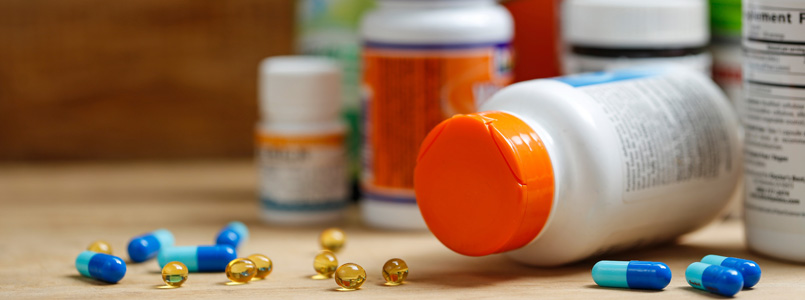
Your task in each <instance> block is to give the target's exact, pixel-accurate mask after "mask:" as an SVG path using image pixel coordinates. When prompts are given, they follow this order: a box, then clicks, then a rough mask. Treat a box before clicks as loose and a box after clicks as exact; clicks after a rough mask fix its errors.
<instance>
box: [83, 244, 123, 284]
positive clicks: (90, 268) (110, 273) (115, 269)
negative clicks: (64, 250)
mask: <svg viewBox="0 0 805 300" xmlns="http://www.w3.org/2000/svg"><path fill="white" fill-rule="evenodd" d="M75 268H76V269H78V273H79V274H81V276H84V277H89V278H93V279H96V280H100V281H103V282H108V283H117V282H118V281H120V280H121V279H123V276H126V263H125V262H123V260H122V259H120V257H117V256H112V255H109V254H105V253H98V252H92V251H89V250H87V251H84V252H81V254H79V255H78V257H77V258H76V259H75Z"/></svg>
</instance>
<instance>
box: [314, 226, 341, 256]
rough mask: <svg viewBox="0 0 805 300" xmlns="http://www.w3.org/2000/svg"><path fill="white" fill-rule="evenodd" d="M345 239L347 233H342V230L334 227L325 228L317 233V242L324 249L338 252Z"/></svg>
mask: <svg viewBox="0 0 805 300" xmlns="http://www.w3.org/2000/svg"><path fill="white" fill-rule="evenodd" d="M346 240H347V235H346V234H344V231H343V230H341V229H338V228H335V227H333V228H328V229H325V230H324V231H322V232H321V234H319V244H321V248H322V249H324V250H330V251H333V252H338V250H341V248H342V247H344V243H345V242H346Z"/></svg>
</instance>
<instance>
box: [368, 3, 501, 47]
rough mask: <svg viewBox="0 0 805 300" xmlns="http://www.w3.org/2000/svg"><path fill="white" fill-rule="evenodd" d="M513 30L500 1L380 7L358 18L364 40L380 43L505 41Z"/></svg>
mask: <svg viewBox="0 0 805 300" xmlns="http://www.w3.org/2000/svg"><path fill="white" fill-rule="evenodd" d="M513 33H514V29H513V21H512V17H511V14H509V12H508V11H507V10H506V9H505V8H503V7H502V6H500V5H481V6H468V7H457V8H449V9H448V8H432V9H400V8H383V7H380V8H378V9H375V10H373V11H372V12H370V13H368V14H366V15H365V16H364V18H363V20H362V22H361V36H362V38H363V39H364V40H368V41H373V42H384V43H402V44H413V43H429V44H433V43H436V44H452V43H477V42H507V41H509V40H511V38H512V36H513Z"/></svg>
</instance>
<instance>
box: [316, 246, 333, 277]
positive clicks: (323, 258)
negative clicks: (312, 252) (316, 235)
mask: <svg viewBox="0 0 805 300" xmlns="http://www.w3.org/2000/svg"><path fill="white" fill-rule="evenodd" d="M336 268H338V259H337V258H336V257H335V253H333V252H332V251H330V250H322V251H321V252H319V254H317V255H316V257H315V258H313V269H315V270H316V273H318V274H319V275H320V276H323V277H324V278H330V277H332V276H333V273H335V269H336Z"/></svg>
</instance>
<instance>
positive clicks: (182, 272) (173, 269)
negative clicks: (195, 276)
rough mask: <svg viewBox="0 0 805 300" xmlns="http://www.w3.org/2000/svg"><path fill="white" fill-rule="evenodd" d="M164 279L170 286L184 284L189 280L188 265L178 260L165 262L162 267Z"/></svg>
mask: <svg viewBox="0 0 805 300" xmlns="http://www.w3.org/2000/svg"><path fill="white" fill-rule="evenodd" d="M162 281H164V282H165V284H167V285H169V286H173V287H179V286H182V284H183V283H184V282H185V281H187V266H185V265H184V264H183V263H181V262H178V261H172V262H169V263H167V264H165V267H163V268H162Z"/></svg>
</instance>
